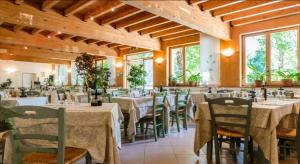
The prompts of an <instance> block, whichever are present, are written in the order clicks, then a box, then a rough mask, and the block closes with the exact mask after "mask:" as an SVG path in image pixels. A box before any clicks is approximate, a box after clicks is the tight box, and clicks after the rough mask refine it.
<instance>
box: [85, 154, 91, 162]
mask: <svg viewBox="0 0 300 164" xmlns="http://www.w3.org/2000/svg"><path fill="white" fill-rule="evenodd" d="M85 163H86V164H92V157H91V155H90V153H87V154H86V156H85Z"/></svg>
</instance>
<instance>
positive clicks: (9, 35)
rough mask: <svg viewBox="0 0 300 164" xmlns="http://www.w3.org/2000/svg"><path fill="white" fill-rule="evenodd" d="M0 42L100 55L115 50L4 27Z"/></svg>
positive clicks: (112, 52)
mask: <svg viewBox="0 0 300 164" xmlns="http://www.w3.org/2000/svg"><path fill="white" fill-rule="evenodd" d="M0 43H3V44H12V45H20V46H28V47H35V48H43V49H50V50H52V51H57V52H72V53H83V52H88V53H90V54H93V55H100V56H116V55H117V52H116V51H114V50H112V49H109V48H107V47H98V46H96V45H93V44H90V45H89V44H86V43H83V42H73V41H71V40H61V39H58V38H51V39H48V38H45V37H44V36H42V35H28V34H26V33H25V32H24V33H23V32H20V33H15V32H12V31H10V30H7V29H5V28H0Z"/></svg>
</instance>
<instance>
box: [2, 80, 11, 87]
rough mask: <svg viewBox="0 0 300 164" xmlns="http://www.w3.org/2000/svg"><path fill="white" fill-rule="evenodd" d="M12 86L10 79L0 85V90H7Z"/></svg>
mask: <svg viewBox="0 0 300 164" xmlns="http://www.w3.org/2000/svg"><path fill="white" fill-rule="evenodd" d="M11 84H12V81H11V79H6V81H5V82H3V83H2V84H0V88H1V89H8V88H9V87H10V86H11Z"/></svg>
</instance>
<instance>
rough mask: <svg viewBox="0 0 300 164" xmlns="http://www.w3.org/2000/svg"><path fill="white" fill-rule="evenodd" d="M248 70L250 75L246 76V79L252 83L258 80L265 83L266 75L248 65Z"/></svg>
mask: <svg viewBox="0 0 300 164" xmlns="http://www.w3.org/2000/svg"><path fill="white" fill-rule="evenodd" d="M248 68H250V69H251V70H252V73H250V74H248V79H250V80H252V81H256V80H260V81H265V80H266V73H265V72H261V71H259V69H258V68H257V67H256V66H254V65H252V64H249V65H248Z"/></svg>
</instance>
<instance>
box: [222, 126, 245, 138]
mask: <svg viewBox="0 0 300 164" xmlns="http://www.w3.org/2000/svg"><path fill="white" fill-rule="evenodd" d="M217 134H218V135H221V136H226V137H234V138H243V137H244V134H243V133H240V132H236V131H232V130H227V129H224V128H218V129H217Z"/></svg>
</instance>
